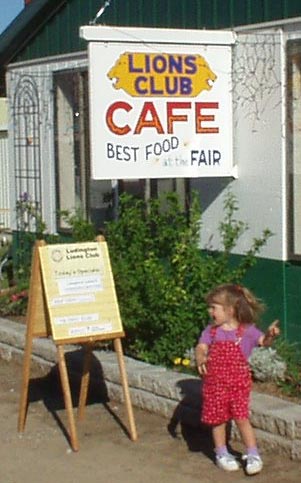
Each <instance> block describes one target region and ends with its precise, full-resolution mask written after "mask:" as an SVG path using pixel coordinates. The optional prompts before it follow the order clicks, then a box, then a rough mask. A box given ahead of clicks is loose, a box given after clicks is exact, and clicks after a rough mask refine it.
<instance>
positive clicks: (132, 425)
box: [114, 338, 138, 441]
mask: <svg viewBox="0 0 301 483" xmlns="http://www.w3.org/2000/svg"><path fill="white" fill-rule="evenodd" d="M114 349H115V352H116V354H117V359H118V364H119V371H120V378H121V383H122V387H123V395H124V400H125V405H126V409H127V413H128V420H129V425H130V436H131V440H132V441H137V438H138V436H137V431H136V425H135V420H134V415H133V408H132V403H131V398H130V392H129V385H128V378H127V373H126V370H125V364H124V358H123V350H122V344H121V340H120V339H119V338H117V339H114Z"/></svg>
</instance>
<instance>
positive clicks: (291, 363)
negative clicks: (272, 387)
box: [275, 337, 301, 397]
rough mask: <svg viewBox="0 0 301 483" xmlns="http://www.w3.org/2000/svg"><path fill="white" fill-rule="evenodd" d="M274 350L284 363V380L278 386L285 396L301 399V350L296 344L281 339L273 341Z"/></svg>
mask: <svg viewBox="0 0 301 483" xmlns="http://www.w3.org/2000/svg"><path fill="white" fill-rule="evenodd" d="M275 349H276V350H277V353H278V354H279V356H280V357H282V359H283V360H284V361H285V362H286V366H287V367H286V372H285V375H284V378H283V379H282V380H280V381H278V386H280V388H281V390H282V391H283V393H285V394H289V395H290V396H298V397H301V349H300V345H298V344H297V343H293V342H289V341H287V340H285V339H283V338H282V337H280V338H278V339H277V340H276V341H275Z"/></svg>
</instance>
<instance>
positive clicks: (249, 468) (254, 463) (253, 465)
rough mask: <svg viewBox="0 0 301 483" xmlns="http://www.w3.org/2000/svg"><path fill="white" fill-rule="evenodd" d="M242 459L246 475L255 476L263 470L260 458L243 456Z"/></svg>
mask: <svg viewBox="0 0 301 483" xmlns="http://www.w3.org/2000/svg"><path fill="white" fill-rule="evenodd" d="M242 459H243V460H245V461H246V468H245V470H246V473H247V475H256V474H257V473H260V471H261V470H262V468H263V462H262V459H261V458H260V456H255V455H244V456H243V457H242Z"/></svg>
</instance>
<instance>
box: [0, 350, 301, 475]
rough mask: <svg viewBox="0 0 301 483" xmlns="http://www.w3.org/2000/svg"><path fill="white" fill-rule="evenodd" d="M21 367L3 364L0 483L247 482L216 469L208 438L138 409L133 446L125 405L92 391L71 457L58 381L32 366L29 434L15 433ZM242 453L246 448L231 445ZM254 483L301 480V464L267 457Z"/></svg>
mask: <svg viewBox="0 0 301 483" xmlns="http://www.w3.org/2000/svg"><path fill="white" fill-rule="evenodd" d="M20 374H21V363H20V362H18V361H10V362H6V361H3V360H1V359H0V421H1V436H0V438H1V441H0V447H1V464H0V483H53V482H55V483H77V482H81V481H83V482H84V483H94V482H95V483H96V482H97V483H105V482H112V483H154V482H158V483H180V482H181V483H196V482H202V483H209V482H220V481H223V483H228V482H229V483H230V482H231V483H233V482H241V481H246V480H247V479H249V477H247V476H245V474H244V473H243V470H241V471H239V472H236V473H235V474H227V473H224V472H222V471H221V470H219V469H218V468H216V467H215V466H214V464H213V462H212V460H211V459H210V457H209V456H208V455H210V454H211V450H210V447H209V438H208V435H204V434H198V433H197V432H196V431H194V432H192V431H191V430H187V428H182V431H181V429H180V430H179V435H178V437H177V438H172V437H171V435H170V434H169V433H168V431H167V421H166V420H165V419H163V418H161V417H159V416H156V415H153V414H149V413H147V412H144V411H141V410H137V409H134V414H135V420H136V424H137V430H138V434H139V439H138V442H136V443H133V442H131V441H130V440H129V439H128V437H127V436H126V434H125V433H124V431H123V429H122V425H121V424H120V422H124V423H126V424H127V421H126V416H125V412H124V407H123V405H122V404H119V403H114V402H109V403H107V405H105V404H101V403H100V402H99V397H98V396H97V394H96V392H95V391H93V392H92V393H91V395H90V398H89V404H88V405H87V408H86V417H85V420H84V421H83V422H82V423H80V424H78V425H77V428H78V435H79V443H80V451H79V452H78V453H73V452H72V451H71V450H70V447H69V444H68V441H67V439H66V436H65V434H64V425H65V424H66V413H65V410H64V406H63V402H62V400H61V397H60V394H61V391H60V386H59V385H58V382H57V377H56V375H55V376H53V375H51V374H48V373H47V374H46V373H45V371H44V372H41V370H40V369H38V368H36V367H33V368H32V372H31V384H30V403H29V410H28V415H27V421H26V427H25V432H24V433H23V435H19V434H18V433H17V418H18V412H19V408H18V404H19V388H20ZM234 448H235V449H236V450H237V451H239V450H240V449H241V448H240V446H239V445H238V444H234ZM264 461H265V468H264V470H263V472H262V473H261V474H260V475H257V476H256V477H253V479H254V478H255V481H256V483H263V482H265V483H266V482H273V483H280V482H281V483H282V482H283V483H284V482H286V483H289V482H296V483H297V482H299V481H300V467H301V465H300V462H293V461H290V460H288V459H285V458H283V457H281V456H279V455H270V454H265V455H264Z"/></svg>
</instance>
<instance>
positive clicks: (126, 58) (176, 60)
mask: <svg viewBox="0 0 301 483" xmlns="http://www.w3.org/2000/svg"><path fill="white" fill-rule="evenodd" d="M81 34H82V37H84V38H85V39H86V40H89V41H90V42H89V69H90V119H91V142H92V143H91V147H92V149H91V156H92V177H93V178H94V179H120V178H122V179H133V178H166V177H168V178H172V177H205V176H206V177H207V176H210V177H211V176H232V175H233V161H232V97H231V91H232V87H231V86H232V84H231V44H232V43H233V42H234V37H233V34H232V33H231V32H221V31H219V32H216V31H215V32H212V31H211V32H205V33H204V31H187V30H186V31H184V30H159V29H133V28H132V29H129V28H128V29H126V28H121V29H120V28H118V31H116V30H114V28H113V27H102V26H91V27H82V29H81Z"/></svg>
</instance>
